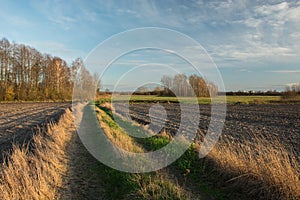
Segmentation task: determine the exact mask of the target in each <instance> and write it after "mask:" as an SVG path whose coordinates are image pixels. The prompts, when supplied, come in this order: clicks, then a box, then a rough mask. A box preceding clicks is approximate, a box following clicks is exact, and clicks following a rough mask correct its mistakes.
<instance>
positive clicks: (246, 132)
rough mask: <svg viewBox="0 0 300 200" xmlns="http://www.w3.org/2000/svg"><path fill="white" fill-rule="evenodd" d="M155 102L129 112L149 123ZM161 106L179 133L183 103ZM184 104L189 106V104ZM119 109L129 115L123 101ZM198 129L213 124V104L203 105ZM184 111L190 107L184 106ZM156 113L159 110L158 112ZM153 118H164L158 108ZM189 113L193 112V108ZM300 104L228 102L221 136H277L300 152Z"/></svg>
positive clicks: (168, 124)
mask: <svg viewBox="0 0 300 200" xmlns="http://www.w3.org/2000/svg"><path fill="white" fill-rule="evenodd" d="M153 105H155V104H154V103H132V104H130V106H129V113H130V116H131V118H132V119H133V120H134V121H137V122H138V123H140V124H144V125H147V124H149V123H150V122H151V119H150V116H149V109H150V108H151V106H153ZM160 105H162V106H163V107H164V108H165V110H166V112H167V119H166V121H165V126H164V129H166V130H167V131H168V132H170V133H172V134H176V132H177V130H178V127H179V125H180V104H176V103H175V104H166V103H162V104H160ZM183 106H186V107H188V104H185V105H183ZM115 107H116V108H117V109H116V111H117V112H118V113H120V114H121V115H124V114H126V112H125V109H126V108H125V107H124V106H123V105H122V104H116V106H115ZM199 108H200V122H199V131H202V132H203V133H206V131H207V129H208V126H209V123H210V116H211V114H210V111H211V106H210V105H200V106H199ZM185 110H189V109H188V108H185ZM155 112H156V113H155ZM155 112H152V113H154V116H152V117H151V118H152V120H153V119H154V120H158V121H159V120H163V119H160V117H159V116H163V115H162V114H161V112H162V111H161V110H156V111H155ZM189 112H191V113H192V112H194V110H192V109H190V110H189ZM299 113H300V104H267V105H228V106H227V114H226V122H225V125H224V128H223V132H222V136H225V137H229V138H230V139H231V140H232V141H233V142H243V140H250V141H251V139H252V137H253V135H258V136H263V137H266V138H269V139H278V140H279V141H280V142H281V143H283V144H284V145H286V146H287V147H288V148H291V149H292V150H293V151H296V153H297V155H298V156H299V154H300V116H299Z"/></svg>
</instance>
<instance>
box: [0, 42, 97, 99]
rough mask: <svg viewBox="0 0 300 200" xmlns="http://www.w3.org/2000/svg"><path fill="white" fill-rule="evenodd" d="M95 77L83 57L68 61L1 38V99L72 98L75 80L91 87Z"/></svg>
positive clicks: (83, 85)
mask: <svg viewBox="0 0 300 200" xmlns="http://www.w3.org/2000/svg"><path fill="white" fill-rule="evenodd" d="M79 74H80V76H78V75H79ZM76 77H77V79H79V82H78V80H75V78H76ZM92 80H93V79H92V76H91V75H90V74H89V72H88V71H87V70H86V69H85V67H84V65H83V61H82V60H81V59H79V58H77V59H76V60H75V61H74V62H72V64H71V65H68V64H67V63H66V61H65V60H63V59H61V58H59V57H53V56H51V55H49V54H42V53H40V52H39V51H37V50H36V49H34V48H32V47H30V46H26V45H23V44H16V43H10V42H9V41H8V40H7V39H5V38H3V39H1V40H0V101H30V100H40V101H43V100H71V99H72V90H73V87H74V84H75V83H76V82H75V81H77V83H76V84H82V87H83V88H84V87H87V88H88V87H90V86H91V85H92V84H93V82H92Z"/></svg>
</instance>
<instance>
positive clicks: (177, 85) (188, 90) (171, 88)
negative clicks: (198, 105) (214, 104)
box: [134, 74, 218, 97]
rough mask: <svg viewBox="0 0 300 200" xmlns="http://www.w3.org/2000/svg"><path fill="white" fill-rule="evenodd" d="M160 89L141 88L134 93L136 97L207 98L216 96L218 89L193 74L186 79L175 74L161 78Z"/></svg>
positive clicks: (181, 75)
mask: <svg viewBox="0 0 300 200" xmlns="http://www.w3.org/2000/svg"><path fill="white" fill-rule="evenodd" d="M161 83H162V85H163V86H162V87H156V88H155V89H154V90H150V89H149V88H147V87H145V86H143V87H139V88H138V89H137V91H135V92H134V94H136V95H158V96H193V95H196V96H198V97H209V96H217V95H218V87H217V86H216V85H215V84H213V83H212V82H208V81H207V80H205V79H204V78H202V77H200V76H197V75H195V74H193V75H191V76H189V77H187V76H186V75H185V74H177V75H175V76H174V77H171V76H163V77H162V78H161Z"/></svg>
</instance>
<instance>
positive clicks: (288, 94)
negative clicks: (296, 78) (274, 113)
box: [282, 83, 300, 99]
mask: <svg viewBox="0 0 300 200" xmlns="http://www.w3.org/2000/svg"><path fill="white" fill-rule="evenodd" d="M299 96H300V83H299V84H293V85H291V86H287V87H286V88H285V91H284V93H283V95H282V98H283V99H293V98H297V97H298V98H299Z"/></svg>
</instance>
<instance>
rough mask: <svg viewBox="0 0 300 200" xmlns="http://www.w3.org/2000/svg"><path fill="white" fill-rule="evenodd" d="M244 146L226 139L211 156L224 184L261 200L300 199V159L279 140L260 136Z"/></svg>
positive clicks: (210, 159) (208, 157)
mask: <svg viewBox="0 0 300 200" xmlns="http://www.w3.org/2000/svg"><path fill="white" fill-rule="evenodd" d="M252 138H253V141H251V142H249V141H248V142H247V141H245V142H244V143H243V144H241V142H237V141H235V140H232V138H229V137H223V138H222V140H221V142H219V143H218V144H217V145H216V146H215V148H214V149H213V150H212V151H211V152H210V153H209V154H208V155H207V159H208V160H209V161H211V162H212V163H213V165H214V166H215V167H216V169H217V170H218V171H219V172H221V174H223V180H226V182H225V183H226V184H227V185H230V186H231V187H235V188H240V189H242V190H243V191H244V192H246V193H247V196H253V197H255V198H261V199H300V180H299V175H300V167H299V157H298V158H297V156H296V154H293V153H291V152H292V151H288V150H287V149H286V148H285V147H284V145H283V144H281V143H280V142H279V141H278V140H276V139H275V138H273V139H267V138H264V137H259V136H256V135H253V136H252Z"/></svg>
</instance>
